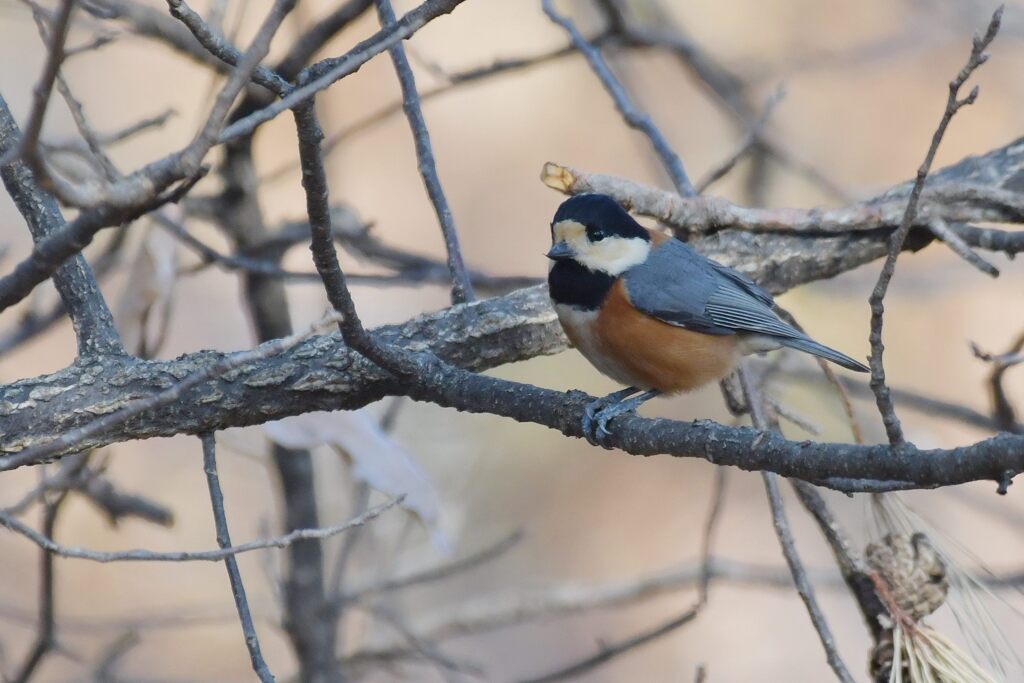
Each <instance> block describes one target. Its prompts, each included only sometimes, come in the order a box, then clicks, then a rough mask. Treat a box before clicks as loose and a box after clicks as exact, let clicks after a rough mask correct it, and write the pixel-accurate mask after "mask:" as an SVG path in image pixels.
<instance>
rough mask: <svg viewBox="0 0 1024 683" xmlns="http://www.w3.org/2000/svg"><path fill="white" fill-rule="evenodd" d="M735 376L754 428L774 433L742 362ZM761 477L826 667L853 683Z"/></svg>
mask: <svg viewBox="0 0 1024 683" xmlns="http://www.w3.org/2000/svg"><path fill="white" fill-rule="evenodd" d="M738 375H739V380H740V386H742V388H743V394H744V396H745V398H746V402H747V408H748V410H749V413H750V419H751V421H752V422H753V423H754V427H755V428H756V429H758V430H760V431H763V432H766V431H777V430H778V426H777V425H775V424H772V423H771V422H770V421H769V419H768V418H767V416H766V415H765V411H764V406H763V404H762V399H761V394H760V391H759V390H758V387H757V386H755V384H754V380H753V378H752V377H751V375H750V370H749V368H748V366H747V364H746V363H745V362H744V363H741V364H740V367H739V370H738ZM761 477H762V479H763V480H764V486H765V491H766V492H767V494H768V502H769V504H770V506H771V511H772V522H773V524H774V526H775V533H776V535H777V536H778V537H779V543H780V545H781V546H782V554H783V555H784V556H785V558H786V564H788V565H789V570H790V573H791V574H792V575H793V583H794V584H795V585H796V591H797V593H798V594H799V595H800V599H801V600H803V602H804V605H805V606H806V607H807V612H808V614H809V615H810V617H811V623H812V624H814V629H815V630H816V631H817V632H818V637H819V638H820V640H821V644H822V646H823V647H824V649H825V657H826V659H827V660H828V664H829V666H830V667H831V668H832V671H833V672H834V673H835V675H836V677H837V678H838V679H839V680H840V681H843V683H854V680H853V676H851V675H850V671H849V669H847V667H846V664H845V663H843V659H842V657H840V656H839V651H838V649H837V648H836V643H835V637H834V636H833V635H832V630H831V629H830V628H829V626H828V622H827V621H825V615H824V613H822V611H821V607H820V606H819V605H818V600H817V598H816V597H815V596H814V588H813V587H812V586H811V582H810V580H809V579H808V578H807V570H806V569H805V568H804V566H803V563H802V562H801V561H800V556H799V555H798V554H797V551H796V543H795V541H794V540H793V532H792V531H791V530H790V528H789V520H788V519H787V518H786V509H785V506H784V505H783V502H782V494H781V493H780V492H779V483H778V479H777V476H776V475H775V474H773V473H771V472H762V473H761Z"/></svg>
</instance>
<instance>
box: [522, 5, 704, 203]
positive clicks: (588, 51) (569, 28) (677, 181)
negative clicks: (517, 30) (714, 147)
mask: <svg viewBox="0 0 1024 683" xmlns="http://www.w3.org/2000/svg"><path fill="white" fill-rule="evenodd" d="M541 5H542V7H543V8H544V13H545V14H547V15H548V17H549V18H550V19H551V21H553V22H555V23H556V24H558V25H559V26H561V27H562V28H563V29H565V32H566V33H568V34H569V38H570V40H572V44H573V45H575V46H576V49H577V50H579V52H580V54H582V55H583V56H584V57H585V58H586V60H587V63H588V64H590V68H591V69H592V70H593V71H594V73H595V74H596V75H597V77H598V78H599V79H601V84H602V85H603V86H604V88H605V90H607V91H608V94H609V95H611V97H612V99H613V100H614V101H615V107H616V109H618V110H619V113H620V114H621V115H622V118H623V119H624V120H625V121H626V123H627V124H628V125H629V127H630V128H635V129H637V130H639V131H640V132H642V133H643V134H644V135H646V136H647V139H648V140H650V142H651V145H652V146H653V147H654V151H655V152H656V153H657V155H658V158H659V159H661V163H662V166H664V167H665V170H666V171H667V172H668V174H669V177H670V178H671V179H672V184H673V185H674V186H675V188H676V192H678V193H679V194H680V195H681V196H683V197H695V196H696V195H697V191H696V190H695V189H694V188H693V183H691V182H690V178H689V176H687V175H686V169H685V168H684V166H683V161H682V159H680V158H679V155H678V154H676V153H675V152H674V151H673V150H672V147H671V145H669V144H668V140H666V139H665V136H664V135H663V134H662V133H661V131H660V130H658V127H657V126H656V125H655V124H654V121H653V120H651V117H650V116H649V115H647V114H645V113H643V112H641V111H640V110H638V109H637V108H636V106H635V105H634V104H633V103H632V102H631V101H630V99H629V95H627V94H626V91H625V89H623V87H622V84H621V83H619V80H618V79H617V78H616V77H615V74H613V73H612V71H611V69H610V68H609V67H608V64H607V63H606V62H605V61H604V57H602V56H601V51H600V50H599V49H598V48H596V47H594V46H593V45H591V44H590V43H589V42H587V39H586V38H584V37H583V34H582V33H580V32H579V29H577V28H576V25H575V24H573V23H572V21H570V20H569V18H568V17H565V16H563V15H561V14H559V13H558V12H556V11H555V8H554V6H553V5H552V4H551V0H541Z"/></svg>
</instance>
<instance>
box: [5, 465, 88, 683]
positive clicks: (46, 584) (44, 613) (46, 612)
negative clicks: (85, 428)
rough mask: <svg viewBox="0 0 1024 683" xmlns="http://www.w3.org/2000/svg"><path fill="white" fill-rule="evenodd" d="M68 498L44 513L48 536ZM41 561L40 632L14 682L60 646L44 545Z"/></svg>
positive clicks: (50, 563) (23, 680)
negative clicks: (58, 644)
mask: <svg viewBox="0 0 1024 683" xmlns="http://www.w3.org/2000/svg"><path fill="white" fill-rule="evenodd" d="M85 463H86V458H85V457H82V458H80V459H78V461H77V463H76V465H77V466H84V465H85ZM66 500H67V492H64V493H61V494H60V495H58V496H57V497H56V499H55V500H53V501H52V502H50V503H48V504H47V505H46V508H45V511H44V513H43V533H44V534H46V536H47V537H48V538H52V537H53V534H54V529H55V528H56V526H57V516H58V515H59V514H60V511H61V508H62V507H63V505H64V502H65V501H66ZM41 560H42V570H41V571H40V573H39V633H38V635H37V636H36V641H35V643H34V644H33V646H32V649H31V650H30V651H29V654H28V656H27V657H26V658H25V662H24V663H23V664H22V665H21V667H19V669H18V673H16V674H15V676H14V678H13V679H12V683H28V681H29V680H30V679H31V678H32V675H33V674H34V673H35V671H36V669H37V668H38V667H39V665H40V664H41V663H42V661H43V659H44V658H45V657H46V655H47V654H48V653H49V652H51V651H52V650H53V649H54V648H56V647H57V621H56V616H55V612H56V597H55V592H56V588H55V585H56V578H55V576H54V561H55V558H54V554H53V553H52V552H50V550H48V549H47V548H43V549H42V553H41Z"/></svg>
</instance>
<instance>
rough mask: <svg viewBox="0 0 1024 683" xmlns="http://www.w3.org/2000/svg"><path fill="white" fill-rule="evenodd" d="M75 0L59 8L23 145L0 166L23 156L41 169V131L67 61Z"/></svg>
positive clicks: (33, 92)
mask: <svg viewBox="0 0 1024 683" xmlns="http://www.w3.org/2000/svg"><path fill="white" fill-rule="evenodd" d="M75 1H76V0H62V2H61V5H60V9H59V10H58V11H57V14H56V16H55V18H54V21H53V30H52V33H51V35H50V44H49V48H48V49H47V54H46V66H44V67H43V75H42V76H40V78H39V83H38V84H37V85H36V87H35V88H34V89H33V90H32V111H31V112H30V113H29V116H28V123H27V124H25V134H24V135H23V136H22V138H21V145H20V146H19V147H18V150H17V152H16V153H8V154H6V155H4V156H3V158H2V159H0V166H3V165H5V164H7V163H9V162H11V161H13V160H14V159H15V158H21V159H24V160H25V161H26V162H27V163H28V164H29V166H31V167H32V168H33V170H37V169H38V159H37V156H36V150H37V144H38V142H39V134H40V133H41V132H42V130H43V118H44V117H45V116H46V108H47V105H48V104H49V102H50V94H51V93H52V92H53V84H54V81H56V79H57V75H58V74H59V73H60V65H61V63H62V62H63V61H64V43H65V41H66V40H67V38H68V28H69V27H70V25H71V11H72V10H73V9H74V8H75Z"/></svg>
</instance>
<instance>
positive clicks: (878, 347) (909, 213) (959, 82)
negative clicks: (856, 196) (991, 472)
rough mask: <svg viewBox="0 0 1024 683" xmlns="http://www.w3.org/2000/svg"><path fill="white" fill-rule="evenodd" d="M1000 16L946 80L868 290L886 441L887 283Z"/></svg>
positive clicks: (874, 381)
mask: <svg viewBox="0 0 1024 683" xmlns="http://www.w3.org/2000/svg"><path fill="white" fill-rule="evenodd" d="M1002 17H1003V8H1002V6H1000V7H999V8H998V9H996V11H995V12H994V13H993V14H992V19H991V20H990V21H989V24H988V29H987V30H986V31H985V35H983V36H975V38H974V44H973V46H972V47H971V55H970V57H969V58H968V59H967V64H966V65H965V66H964V68H963V69H961V70H960V73H958V74H957V76H956V77H955V78H954V79H953V80H952V81H950V83H949V96H948V97H947V99H946V109H945V111H944V112H943V113H942V119H941V120H940V121H939V125H938V128H936V129H935V132H934V133H933V134H932V141H931V145H930V146H929V147H928V153H927V154H926V155H925V158H924V161H923V162H922V163H921V166H920V168H918V169H917V178H916V179H915V180H914V186H913V188H912V189H911V190H910V197H909V199H908V200H907V205H906V208H905V209H904V212H903V218H902V219H901V220H900V224H899V228H898V229H897V230H896V232H894V233H893V234H892V237H890V238H889V253H888V254H887V255H886V258H885V264H884V265H883V266H882V271H881V273H879V275H878V282H877V283H875V288H874V290H873V291H872V292H871V297H870V298H869V299H868V303H869V304H870V306H871V334H870V336H869V341H870V342H871V356H870V363H869V364H870V366H871V389H872V391H874V393H875V402H876V403H877V404H878V412H879V413H881V415H882V423H883V424H884V425H885V433H886V435H887V436H888V437H889V442H890V443H892V444H894V445H898V444H901V443H903V441H904V437H903V428H902V427H901V426H900V420H899V418H898V417H897V416H896V408H895V406H894V405H893V401H892V395H891V394H890V392H889V387H888V386H887V385H886V383H885V365H884V363H883V361H882V354H883V350H884V348H885V347H884V346H883V345H882V324H883V316H884V314H885V305H884V303H883V302H884V300H885V294H886V292H887V291H888V290H889V282H890V281H891V280H892V276H893V273H894V272H895V270H896V259H897V258H898V257H899V254H900V252H901V251H902V250H903V243H904V241H905V240H906V239H907V235H908V234H909V232H910V228H911V226H912V225H913V222H914V218H915V216H916V215H917V204H918V202H919V201H920V199H921V193H922V191H923V190H924V181H925V179H926V178H927V177H928V172H929V171H930V170H931V167H932V162H933V161H934V160H935V153H936V152H937V151H938V149H939V143H940V142H942V138H943V136H944V135H945V134H946V128H947V126H949V122H950V121H951V120H952V119H953V116H954V115H955V114H956V113H957V112H958V111H959V110H960V108H961V107H963V106H965V105H969V104H973V103H974V100H975V99H976V98H977V96H978V88H977V86H975V88H974V89H973V90H972V91H971V93H970V94H969V95H968V96H967V97H965V98H964V99H962V100H961V99H958V98H959V96H960V88H961V87H962V86H963V84H964V83H965V82H966V81H967V79H968V78H970V76H971V74H972V73H974V70H975V69H977V68H978V67H979V66H981V65H982V64H984V63H985V61H986V60H987V59H988V55H986V54H985V49H986V48H988V46H989V44H990V43H991V42H992V41H993V40H994V39H995V37H996V33H998V32H999V24H1000V22H1001V20H1002Z"/></svg>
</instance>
